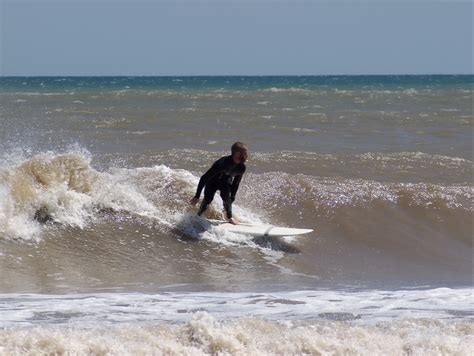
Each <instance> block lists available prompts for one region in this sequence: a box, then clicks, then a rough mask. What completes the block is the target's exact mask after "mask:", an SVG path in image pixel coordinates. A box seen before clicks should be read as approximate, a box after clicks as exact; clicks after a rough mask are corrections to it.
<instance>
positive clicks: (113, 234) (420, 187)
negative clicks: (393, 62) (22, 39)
mask: <svg viewBox="0 0 474 356" xmlns="http://www.w3.org/2000/svg"><path fill="white" fill-rule="evenodd" d="M473 79H474V77H473V76H470V75H467V76H367V77H365V76H328V77H32V78H29V77H28V78H23V77H22V78H16V77H11V78H0V277H1V278H0V354H2V355H3V354H6V355H10V354H13V355H16V354H30V353H31V354H36V353H53V354H54V353H56V354H68V353H70V354H90V353H92V354H117V355H119V354H120V355H122V354H193V355H194V354H219V353H220V354H242V355H244V354H245V355H248V354H360V355H366V354H427V355H428V354H429V355H432V354H457V355H461V354H462V355H464V354H469V352H472V349H474V323H473V318H474V314H473V311H474V299H473V288H472V287H473V285H472V283H473V260H472V256H473V254H472V236H473V219H472V214H473V164H472V160H473V157H472V155H473V153H472V152H473V126H472V124H473V108H472V102H473V92H472V90H473V83H474V80H473ZM235 141H244V142H246V143H247V144H248V146H249V149H250V157H249V161H248V163H247V173H246V175H245V176H244V179H243V181H242V183H241V187H240V189H239V192H238V194H237V199H236V201H235V203H234V212H235V215H236V216H237V218H238V219H240V220H241V221H245V222H255V223H266V224H274V225H279V226H290V227H307V228H312V229H314V232H312V233H311V234H308V235H303V236H299V237H292V236H288V237H284V238H277V239H269V238H252V237H250V236H245V235H236V234H232V233H222V232H220V231H218V230H215V229H210V230H204V229H202V227H200V225H199V224H196V223H195V218H194V216H193V215H194V214H195V212H196V208H193V207H191V206H190V205H189V204H188V201H189V199H190V198H191V197H192V196H193V194H194V192H195V189H196V186H197V182H198V180H199V177H200V175H201V174H203V173H204V172H205V170H206V169H207V168H208V167H209V166H210V165H211V164H212V163H213V162H214V161H215V160H216V159H218V158H220V157H221V156H223V155H227V154H229V153H228V151H229V149H230V145H231V144H232V143H233V142H235ZM221 216H222V203H221V201H220V198H219V197H218V196H216V198H215V200H214V202H213V204H212V207H211V208H210V210H209V211H208V217H210V218H220V217H221Z"/></svg>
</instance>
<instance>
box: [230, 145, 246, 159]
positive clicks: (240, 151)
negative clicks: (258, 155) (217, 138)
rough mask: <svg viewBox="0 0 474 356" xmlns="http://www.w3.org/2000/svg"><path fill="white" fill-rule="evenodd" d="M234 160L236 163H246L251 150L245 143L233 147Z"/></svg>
mask: <svg viewBox="0 0 474 356" xmlns="http://www.w3.org/2000/svg"><path fill="white" fill-rule="evenodd" d="M231 151H232V158H233V159H234V162H235V163H245V161H246V160H247V158H248V156H249V149H248V147H247V145H246V144H245V143H243V142H236V143H234V144H233V145H232V148H231Z"/></svg>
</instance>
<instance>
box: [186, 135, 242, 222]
mask: <svg viewBox="0 0 474 356" xmlns="http://www.w3.org/2000/svg"><path fill="white" fill-rule="evenodd" d="M247 158H248V147H247V145H246V144H244V143H242V142H236V143H234V144H233V145H232V147H231V155H230V156H224V157H221V158H220V159H218V160H217V161H216V162H214V164H213V165H212V167H211V168H210V169H209V170H208V171H207V172H206V173H205V174H204V175H203V176H202V177H201V179H200V180H199V184H198V187H197V191H196V195H195V196H194V197H193V198H192V199H191V200H190V204H191V205H193V206H194V205H196V204H197V202H198V201H199V198H200V197H201V192H202V190H203V188H205V189H204V200H203V201H202V203H201V206H200V208H199V211H198V215H199V216H201V214H202V213H203V212H204V211H205V210H206V209H207V207H208V206H209V204H211V202H212V200H213V199H214V195H215V194H216V191H218V190H219V191H220V195H221V198H222V202H223V203H224V209H225V212H226V216H227V221H228V222H229V223H231V224H234V225H237V224H238V223H239V222H238V221H237V219H235V218H233V217H232V203H233V202H234V200H235V195H236V194H237V190H238V189H239V184H240V181H241V180H242V176H243V175H244V173H245V164H244V163H245V161H246V160H247Z"/></svg>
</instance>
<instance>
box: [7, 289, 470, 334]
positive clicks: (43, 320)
mask: <svg viewBox="0 0 474 356" xmlns="http://www.w3.org/2000/svg"><path fill="white" fill-rule="evenodd" d="M473 308H474V299H473V289H471V288H466V289H450V288H437V289H427V290H398V291H378V290H372V291H361V292H343V291H331V290H323V291H317V290H308V291H292V292H274V293H255V292H253V293H223V292H199V293H169V292H168V293H161V294H141V293H100V294H67V295H44V294H0V312H1V315H2V318H1V319H0V327H1V328H6V327H17V326H34V325H47V324H67V323H71V322H74V323H76V324H84V325H85V324H91V323H94V322H101V323H104V324H116V323H132V322H159V321H166V322H185V321H187V320H189V318H190V317H191V316H192V315H193V314H194V313H196V312H197V311H205V312H207V313H209V314H211V315H212V316H213V317H215V318H218V319H220V320H222V319H233V318H240V317H244V316H247V315H252V316H253V317H257V318H262V319H266V320H302V319H307V320H310V319H314V320H347V321H351V322H353V323H356V324H361V325H373V324H375V323H377V322H381V321H392V320H402V319H436V320H467V321H473V320H474V315H473V310H474V309H473Z"/></svg>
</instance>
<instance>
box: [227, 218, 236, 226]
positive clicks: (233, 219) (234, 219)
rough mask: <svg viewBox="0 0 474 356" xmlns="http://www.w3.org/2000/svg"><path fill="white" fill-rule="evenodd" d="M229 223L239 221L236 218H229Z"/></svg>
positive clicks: (234, 223)
mask: <svg viewBox="0 0 474 356" xmlns="http://www.w3.org/2000/svg"><path fill="white" fill-rule="evenodd" d="M227 221H228V222H229V223H231V224H233V225H238V224H239V222H238V221H237V219H236V218H230V219H229V220H227Z"/></svg>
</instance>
